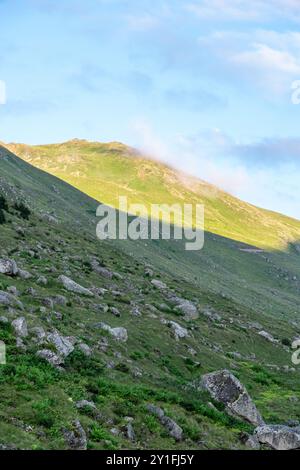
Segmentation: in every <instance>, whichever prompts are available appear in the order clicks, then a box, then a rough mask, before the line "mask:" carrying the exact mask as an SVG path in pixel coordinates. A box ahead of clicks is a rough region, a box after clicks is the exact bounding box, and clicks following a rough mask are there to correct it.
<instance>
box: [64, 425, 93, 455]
mask: <svg viewBox="0 0 300 470" xmlns="http://www.w3.org/2000/svg"><path fill="white" fill-rule="evenodd" d="M63 434H64V437H65V441H66V444H67V445H68V446H69V448H70V449H72V450H86V448H87V437H86V433H85V431H84V429H83V427H82V426H81V423H80V421H79V420H78V419H77V420H75V421H73V423H72V429H71V430H69V429H63Z"/></svg>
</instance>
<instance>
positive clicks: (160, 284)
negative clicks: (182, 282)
mask: <svg viewBox="0 0 300 470" xmlns="http://www.w3.org/2000/svg"><path fill="white" fill-rule="evenodd" d="M151 284H152V285H153V286H154V287H156V289H159V290H165V289H167V288H168V287H167V285H166V284H165V283H164V282H162V281H159V280H158V279H152V281H151Z"/></svg>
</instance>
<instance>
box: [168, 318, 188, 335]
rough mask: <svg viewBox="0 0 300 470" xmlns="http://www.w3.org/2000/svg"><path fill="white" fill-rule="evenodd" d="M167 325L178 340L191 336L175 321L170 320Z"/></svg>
mask: <svg viewBox="0 0 300 470" xmlns="http://www.w3.org/2000/svg"><path fill="white" fill-rule="evenodd" d="M167 324H168V326H169V327H170V328H171V330H172V332H173V335H174V337H175V339H176V340H179V339H183V338H186V337H187V336H189V333H188V331H187V329H186V328H184V327H183V326H181V325H179V323H176V322H175V321H173V320H170V321H169V322H168V323H167Z"/></svg>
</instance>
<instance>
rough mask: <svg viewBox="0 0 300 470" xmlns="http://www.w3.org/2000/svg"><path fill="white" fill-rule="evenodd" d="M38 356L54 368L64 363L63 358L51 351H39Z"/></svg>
mask: <svg viewBox="0 0 300 470" xmlns="http://www.w3.org/2000/svg"><path fill="white" fill-rule="evenodd" d="M36 355H37V356H38V357H40V358H41V359H44V360H45V361H47V362H49V364H51V365H52V366H54V367H57V366H59V365H61V364H63V362H64V361H63V358H62V357H60V356H58V355H57V354H55V352H53V351H50V349H41V350H40V351H37V353H36Z"/></svg>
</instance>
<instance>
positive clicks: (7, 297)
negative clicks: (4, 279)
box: [0, 290, 23, 309]
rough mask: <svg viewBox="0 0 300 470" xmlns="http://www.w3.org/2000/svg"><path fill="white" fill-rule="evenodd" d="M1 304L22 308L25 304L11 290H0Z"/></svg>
mask: <svg viewBox="0 0 300 470" xmlns="http://www.w3.org/2000/svg"><path fill="white" fill-rule="evenodd" d="M0 305H4V306H6V307H19V308H20V309H23V304H22V302H20V300H18V299H17V298H16V297H15V296H14V295H12V294H10V293H9V292H5V291H3V290H0Z"/></svg>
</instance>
